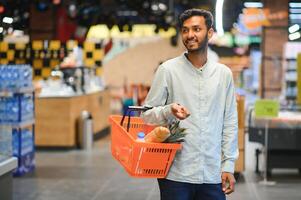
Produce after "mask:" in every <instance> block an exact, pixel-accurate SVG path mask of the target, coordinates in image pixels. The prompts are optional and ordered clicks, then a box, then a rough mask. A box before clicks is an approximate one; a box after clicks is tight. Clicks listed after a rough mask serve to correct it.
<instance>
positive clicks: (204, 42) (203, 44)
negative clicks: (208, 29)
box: [184, 34, 208, 53]
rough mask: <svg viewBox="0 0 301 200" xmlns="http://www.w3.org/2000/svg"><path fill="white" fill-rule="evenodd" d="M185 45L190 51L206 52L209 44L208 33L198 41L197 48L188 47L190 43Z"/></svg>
mask: <svg viewBox="0 0 301 200" xmlns="http://www.w3.org/2000/svg"><path fill="white" fill-rule="evenodd" d="M184 45H185V47H186V49H187V51H188V52H189V53H195V52H200V53H203V52H205V50H206V49H207V46H208V34H206V37H205V38H204V39H203V40H202V41H201V42H200V43H198V47H197V48H188V45H187V44H185V43H184Z"/></svg>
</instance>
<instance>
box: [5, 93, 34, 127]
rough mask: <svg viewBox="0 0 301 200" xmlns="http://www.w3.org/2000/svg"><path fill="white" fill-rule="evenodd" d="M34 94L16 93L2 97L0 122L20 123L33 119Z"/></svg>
mask: <svg viewBox="0 0 301 200" xmlns="http://www.w3.org/2000/svg"><path fill="white" fill-rule="evenodd" d="M33 107H34V105H33V95H32V94H14V95H13V96H11V97H0V123H1V124H4V123H19V122H24V121H29V120H32V119H33V117H34V113H33Z"/></svg>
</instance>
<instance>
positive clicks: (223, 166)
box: [142, 54, 238, 183]
mask: <svg viewBox="0 0 301 200" xmlns="http://www.w3.org/2000/svg"><path fill="white" fill-rule="evenodd" d="M172 103H179V104H181V105H183V106H185V107H186V108H187V109H188V111H189V112H190V113H191V115H190V116H189V117H188V118H186V119H185V120H182V121H181V123H180V126H181V127H184V128H187V130H186V132H187V135H186V136H185V141H184V142H183V148H182V150H181V151H178V152H177V154H176V157H175V159H174V162H173V164H172V166H171V168H170V170H169V173H168V176H167V179H170V180H174V181H181V182H189V183H221V172H231V173H233V172H234V164H235V160H236V159H237V157H238V144H237V129H238V128H237V108H236V97H235V90H234V83H233V77H232V72H231V70H230V69H229V68H228V67H226V66H225V65H223V64H220V63H216V62H214V61H210V60H208V61H207V63H206V64H205V65H204V66H203V67H202V68H201V69H197V68H195V67H194V66H193V65H192V64H191V62H190V61H189V60H188V59H187V58H186V56H185V54H182V55H181V56H179V57H176V58H174V59H171V60H168V61H166V62H164V63H163V64H162V65H160V66H159V68H158V70H157V72H156V75H155V78H154V80H153V83H152V86H151V89H150V91H149V93H148V95H147V98H146V101H145V104H146V105H149V106H154V108H153V109H151V110H148V111H146V112H144V113H143V114H142V117H143V119H144V120H145V121H146V122H147V123H152V124H166V123H168V122H169V120H172V119H173V118H174V116H173V114H172V112H171V104H172Z"/></svg>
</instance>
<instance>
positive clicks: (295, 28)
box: [288, 24, 300, 33]
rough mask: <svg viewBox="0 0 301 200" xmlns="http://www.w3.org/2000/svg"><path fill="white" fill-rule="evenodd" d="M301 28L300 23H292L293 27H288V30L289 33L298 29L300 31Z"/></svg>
mask: <svg viewBox="0 0 301 200" xmlns="http://www.w3.org/2000/svg"><path fill="white" fill-rule="evenodd" d="M299 28H300V26H299V25H298V24H295V25H292V26H291V27H289V28H288V32H289V33H294V32H296V31H298V30H299Z"/></svg>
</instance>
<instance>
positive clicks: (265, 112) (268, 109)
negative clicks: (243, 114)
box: [255, 99, 279, 118]
mask: <svg viewBox="0 0 301 200" xmlns="http://www.w3.org/2000/svg"><path fill="white" fill-rule="evenodd" d="M278 112H279V102H278V101H275V100H269V99H260V100H257V101H256V102H255V117H256V118H272V117H277V116H278Z"/></svg>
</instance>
